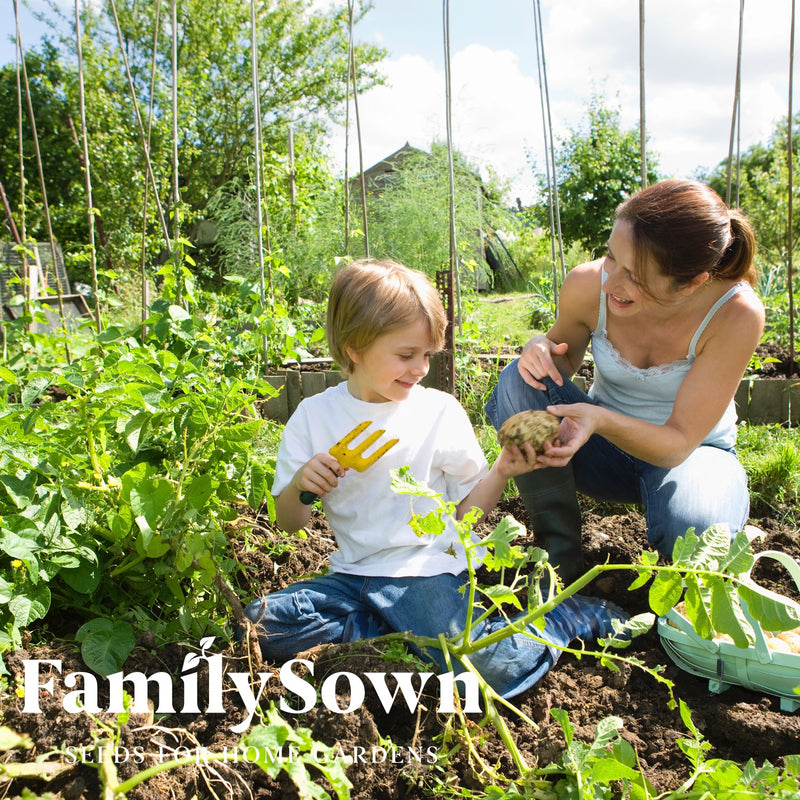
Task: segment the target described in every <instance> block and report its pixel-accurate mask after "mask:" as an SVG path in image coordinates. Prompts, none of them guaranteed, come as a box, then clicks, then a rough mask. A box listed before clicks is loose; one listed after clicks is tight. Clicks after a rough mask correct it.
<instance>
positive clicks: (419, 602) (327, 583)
mask: <svg viewBox="0 0 800 800" xmlns="http://www.w3.org/2000/svg"><path fill="white" fill-rule="evenodd" d="M466 581H467V576H466V573H462V574H461V575H449V574H442V575H434V576H430V577H407V578H385V577H368V576H363V575H343V574H339V573H332V574H328V575H323V576H321V577H317V578H312V579H310V580H305V581H300V582H298V583H295V584H293V585H291V586H288V587H286V588H285V589H281V590H280V591H278V592H273V593H272V594H269V595H266V596H265V597H262V598H259V599H256V600H254V601H253V602H252V603H250V604H249V605H248V606H247V608H246V610H245V613H246V614H247V617H248V618H249V619H250V620H251V621H252V622H253V623H255V624H256V626H257V628H258V633H259V642H260V644H261V650H262V653H263V654H264V657H265V658H266V659H268V660H270V661H273V662H285V661H287V660H289V659H292V658H294V657H295V656H296V655H297V654H298V653H300V652H303V651H304V650H307V649H309V648H311V647H313V646H315V645H318V644H322V643H340V642H351V641H355V640H357V639H368V638H371V637H374V636H380V635H381V634H385V633H392V632H395V631H397V632H404V631H410V632H411V633H414V634H417V635H419V636H429V637H433V638H437V637H438V636H439V634H440V633H443V634H444V635H445V636H447V637H451V636H456V635H457V634H458V633H460V632H461V631H462V630H463V628H464V623H465V620H466V608H467V600H466V597H465V595H464V594H463V593H462V592H461V591H459V590H460V589H461V588H462V587H463V586H464V585H465V583H466ZM625 616H626V615H625V614H624V612H622V611H621V610H620V609H619V608H617V607H616V606H614V605H612V604H611V603H606V602H604V601H602V600H596V599H595V598H590V597H579V596H576V597H570V598H567V599H566V600H564V601H563V602H562V604H560V605H559V606H558V607H557V608H556V609H554V610H553V611H552V612H550V613H549V614H548V615H547V617H546V626H545V630H544V631H539V630H538V629H536V628H534V627H533V626H531V628H530V630H531V631H533V632H534V633H535V634H536V635H538V636H540V637H542V638H544V639H546V640H547V641H549V642H553V643H555V644H560V645H566V644H568V643H569V642H570V641H572V640H573V639H574V638H575V637H577V636H580V637H581V638H585V639H586V640H587V644H590V643H591V640H593V639H594V638H595V637H596V636H598V635H601V636H602V635H607V634H610V633H611V632H612V627H611V622H610V620H611V618H612V617H616V618H619V619H624V618H625ZM506 625H507V623H506V621H505V620H504V619H502V618H501V617H496V618H493V619H489V620H485V621H484V622H483V623H481V624H480V625H479V626H477V628H476V629H475V630H474V633H473V636H472V639H473V641H474V640H475V639H477V638H479V637H480V636H483V635H486V634H488V633H490V632H491V631H493V630H495V629H497V628H501V627H505V626H506ZM425 655H426V656H428V657H429V658H430V659H431V660H433V661H435V662H436V664H437V665H438V666H439V668H440V669H441V670H447V667H446V665H445V663H444V658H443V656H442V652H441V651H440V650H439V649H438V648H430V649H428V650H427V652H426V653H425ZM559 655H560V651H559V650H558V649H557V648H556V647H548V646H547V645H544V644H542V643H540V642H536V641H534V640H533V639H531V638H529V637H528V636H526V635H525V634H522V633H518V634H514V635H513V636H510V637H508V638H506V639H504V640H502V641H501V642H499V643H497V644H495V645H493V646H491V647H489V648H484V649H483V650H480V651H478V652H476V653H474V654H473V655H472V656H471V657H470V661H471V662H472V663H473V665H474V666H475V667H476V669H477V670H478V671H479V672H480V674H481V675H482V676H483V677H484V678H485V679H486V680H487V682H488V683H489V684H490V685H491V686H492V687H493V688H494V689H495V691H497V692H498V693H499V694H501V695H502V696H504V697H513V696H514V695H516V694H519V693H520V692H523V691H525V690H526V689H528V688H530V687H531V686H533V685H534V684H535V683H536V682H537V681H538V680H540V679H541V678H542V677H543V676H544V675H545V674H546V673H547V672H548V671H549V670H550V668H551V667H552V666H553V664H554V663H555V662H556V660H557V658H558V656H559ZM453 669H455V670H457V671H460V667H459V665H458V664H454V665H453Z"/></svg>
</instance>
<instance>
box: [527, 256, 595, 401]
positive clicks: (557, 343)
mask: <svg viewBox="0 0 800 800" xmlns="http://www.w3.org/2000/svg"><path fill="white" fill-rule="evenodd" d="M602 265H603V260H602V259H599V260H598V261H592V262H591V263H588V264H581V265H579V266H577V267H575V268H574V269H573V270H571V271H570V273H569V274H568V275H567V277H566V280H565V281H564V284H563V285H562V287H561V294H560V296H559V304H558V317H557V319H556V321H555V323H554V324H553V326H552V327H551V328H550V330H549V331H548V332H547V334H544V335H540V336H534V337H533V338H531V339H530V340H528V342H527V343H526V344H525V347H524V348H523V350H522V355H521V356H520V358H519V362H518V369H519V373H520V375H521V376H522V379H523V380H524V381H525V382H526V383H528V384H530V385H531V386H533V387H534V388H535V389H544V388H545V387H544V384H543V383H541V379H542V378H544V377H546V376H548V377H550V378H552V379H553V380H554V381H555V382H556V383H557V384H558V385H559V386H560V385H561V384H563V382H564V377H567V378H571V377H572V376H573V375H574V374H575V373H576V372H577V371H578V368H579V367H580V365H581V363H582V361H583V357H584V356H585V355H586V348H587V347H588V345H589V340H590V338H591V335H592V331H593V330H594V327H595V325H596V324H597V314H598V309H599V306H600V275H601V270H602V268H603V267H602Z"/></svg>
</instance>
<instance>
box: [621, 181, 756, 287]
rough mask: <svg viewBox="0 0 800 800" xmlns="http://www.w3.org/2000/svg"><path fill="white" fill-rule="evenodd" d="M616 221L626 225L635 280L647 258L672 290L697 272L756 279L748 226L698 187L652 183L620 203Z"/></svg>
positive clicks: (711, 193) (713, 194)
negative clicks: (629, 226) (631, 243)
mask: <svg viewBox="0 0 800 800" xmlns="http://www.w3.org/2000/svg"><path fill="white" fill-rule="evenodd" d="M616 218H617V219H618V220H624V221H626V222H628V223H630V225H631V228H632V231H633V247H634V253H635V259H636V263H635V264H634V272H635V273H636V275H637V278H639V279H641V278H642V276H643V275H644V266H645V263H646V262H647V260H648V259H650V258H652V259H653V260H654V261H655V262H656V264H658V266H659V267H660V269H661V272H662V273H663V274H664V275H666V276H667V277H668V278H671V279H672V281H673V283H674V284H675V285H676V286H678V287H681V286H685V285H686V284H688V283H689V282H690V281H691V280H692V279H693V278H695V277H696V276H697V275H700V274H701V273H703V272H708V273H709V274H710V275H711V277H712V278H724V279H726V280H733V281H738V280H746V281H748V282H749V283H750V284H754V283H755V281H756V278H757V273H756V269H755V266H754V264H753V259H754V257H755V252H756V241H755V236H754V235H753V230H752V228H751V227H750V223H749V222H748V221H747V219H746V217H745V216H744V214H742V213H741V212H740V211H738V210H736V209H733V210H730V209H728V207H727V206H726V205H725V203H724V202H723V201H722V198H721V197H720V196H719V195H718V194H717V193H716V192H715V191H714V190H713V189H712V188H711V187H710V186H707V185H706V184H704V183H700V182H699V181H689V180H679V179H674V180H667V181H662V182H660V183H654V184H653V185H652V186H648V187H647V188H646V189H642V190H641V191H640V192H637V193H636V194H635V195H633V196H632V197H630V198H628V199H627V200H626V201H625V202H623V203H622V204H621V205H620V206H619V207H618V208H617V211H616ZM645 288H646V287H645Z"/></svg>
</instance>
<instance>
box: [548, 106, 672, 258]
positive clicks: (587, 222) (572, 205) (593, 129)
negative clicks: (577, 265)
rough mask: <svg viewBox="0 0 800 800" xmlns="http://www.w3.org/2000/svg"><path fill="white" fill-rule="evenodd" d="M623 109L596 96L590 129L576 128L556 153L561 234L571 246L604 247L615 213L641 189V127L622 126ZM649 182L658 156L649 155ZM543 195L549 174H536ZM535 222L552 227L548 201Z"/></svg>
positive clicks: (654, 171) (653, 174) (591, 108)
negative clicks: (620, 205) (619, 206)
mask: <svg viewBox="0 0 800 800" xmlns="http://www.w3.org/2000/svg"><path fill="white" fill-rule="evenodd" d="M619 117H620V112H619V109H616V110H614V109H611V108H609V107H608V106H606V104H605V102H604V100H603V98H602V97H600V96H598V95H595V96H594V97H593V98H592V99H591V101H590V103H589V109H588V126H587V127H585V128H576V129H572V131H571V133H570V135H569V136H568V137H567V138H566V139H564V140H562V141H561V143H560V148H559V150H558V152H557V153H556V155H555V164H556V188H557V191H558V203H559V209H560V217H561V232H562V235H563V237H564V241H565V242H566V243H568V244H570V243H573V242H580V243H581V244H582V245H583V246H584V247H585V248H586V249H588V250H593V249H595V248H599V247H603V246H604V245H605V242H606V240H607V239H608V236H609V234H610V233H611V227H612V225H613V222H614V210H615V209H616V207H617V206H618V205H619V204H620V203H621V202H622V201H623V200H625V198H627V197H629V196H630V195H631V194H633V193H635V192H636V191H637V190H638V189H639V188H640V187H641V157H640V147H639V130H638V127H635V128H632V129H630V130H628V131H624V130H622V128H621V126H620V119H619ZM647 161H648V181H649V182H653V181H655V180H657V179H658V176H657V173H656V167H655V166H654V165H655V164H656V158H655V156H654V155H653V154H652V153H650V152H648V155H647ZM536 177H537V183H538V187H539V193H540V196H541V197H543V198H547V196H548V186H547V177H546V174H544V173H541V172H539V173H538V174H537V176H536ZM535 214H536V218H537V220H538V222H539V224H541V225H542V226H543V227H547V228H549V227H550V216H549V210H548V207H547V203H546V201H545V202H543V203H541V204H539V205H537V207H536V209H535Z"/></svg>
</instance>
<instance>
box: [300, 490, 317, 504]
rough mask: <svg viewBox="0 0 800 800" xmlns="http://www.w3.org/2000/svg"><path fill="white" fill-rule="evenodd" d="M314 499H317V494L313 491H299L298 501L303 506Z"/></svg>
mask: <svg viewBox="0 0 800 800" xmlns="http://www.w3.org/2000/svg"><path fill="white" fill-rule="evenodd" d="M315 500H319V495H318V494H314V492H300V502H301V503H302V504H303V505H304V506H310V505H311V504H312V503H313V502H314V501H315Z"/></svg>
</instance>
